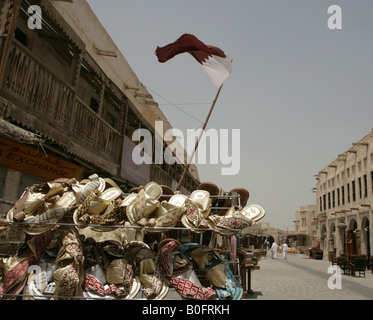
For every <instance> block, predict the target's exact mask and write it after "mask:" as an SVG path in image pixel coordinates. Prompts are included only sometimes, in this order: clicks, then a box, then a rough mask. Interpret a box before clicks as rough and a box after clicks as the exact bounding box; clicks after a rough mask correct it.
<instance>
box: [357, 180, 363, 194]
mask: <svg viewBox="0 0 373 320" xmlns="http://www.w3.org/2000/svg"><path fill="white" fill-rule="evenodd" d="M358 183H359V197H360V199H361V198H362V197H363V194H362V193H363V190H362V188H361V178H359V179H358Z"/></svg>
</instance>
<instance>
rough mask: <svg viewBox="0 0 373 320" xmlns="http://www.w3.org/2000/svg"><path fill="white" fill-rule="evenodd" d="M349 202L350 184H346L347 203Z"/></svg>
mask: <svg viewBox="0 0 373 320" xmlns="http://www.w3.org/2000/svg"><path fill="white" fill-rule="evenodd" d="M350 202H351V195H350V184H349V183H347V203H350Z"/></svg>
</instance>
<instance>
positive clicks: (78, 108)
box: [0, 40, 122, 175]
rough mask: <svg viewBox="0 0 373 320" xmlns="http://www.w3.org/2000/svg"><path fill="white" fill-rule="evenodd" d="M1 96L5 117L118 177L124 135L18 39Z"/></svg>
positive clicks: (8, 63)
mask: <svg viewBox="0 0 373 320" xmlns="http://www.w3.org/2000/svg"><path fill="white" fill-rule="evenodd" d="M0 96H2V97H4V98H5V99H6V100H8V101H9V102H10V104H9V105H7V108H6V112H5V116H6V117H7V118H9V119H10V120H11V121H13V122H17V123H18V124H21V125H22V126H23V127H25V128H27V129H29V130H31V131H34V132H37V133H39V134H42V135H43V136H44V137H45V138H46V139H48V140H50V141H53V142H54V143H56V144H59V145H60V146H62V147H64V148H65V149H66V150H67V151H68V152H71V153H73V154H75V155H77V156H78V157H79V158H82V159H84V160H86V161H88V162H90V163H93V164H95V165H97V166H98V167H100V168H102V169H103V170H106V171H108V172H110V173H111V174H114V175H116V174H117V173H118V168H119V165H120V156H121V144H122V135H121V133H120V132H118V131H117V130H116V129H114V128H113V127H111V126H110V125H109V124H108V123H107V122H106V121H105V120H104V119H102V118H101V117H100V116H99V115H98V114H97V113H96V112H94V111H93V110H92V109H91V108H90V107H89V106H87V105H86V104H84V103H83V102H82V101H81V100H80V99H79V98H78V97H77V96H76V93H75V91H74V88H73V87H72V86H71V85H70V84H69V83H66V82H65V81H63V80H62V79H61V78H60V77H59V76H58V75H57V74H55V73H54V72H53V70H50V69H49V68H47V67H46V66H45V65H44V64H43V62H42V61H40V60H38V59H37V58H36V57H34V56H33V55H32V53H31V52H30V51H29V50H28V49H27V48H25V47H23V46H22V45H21V44H20V43H18V42H17V40H13V42H12V44H11V47H10V51H9V58H8V60H7V64H6V66H5V77H4V81H3V83H2V85H1V88H0Z"/></svg>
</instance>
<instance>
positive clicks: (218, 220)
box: [209, 206, 252, 236]
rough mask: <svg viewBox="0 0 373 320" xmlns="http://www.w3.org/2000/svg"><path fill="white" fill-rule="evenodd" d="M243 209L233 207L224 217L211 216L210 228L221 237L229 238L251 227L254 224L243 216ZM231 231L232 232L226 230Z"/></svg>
mask: <svg viewBox="0 0 373 320" xmlns="http://www.w3.org/2000/svg"><path fill="white" fill-rule="evenodd" d="M241 210H242V207H240V206H232V207H231V208H230V209H229V210H228V212H227V213H226V214H225V215H224V216H219V215H217V214H216V215H211V216H209V227H210V228H211V229H214V230H213V231H214V232H217V233H219V234H221V235H225V236H229V235H233V234H236V233H238V232H239V231H240V230H243V229H244V228H246V227H248V226H251V225H252V222H251V221H249V220H247V219H245V217H244V216H243V215H242V214H241ZM224 229H230V230H224Z"/></svg>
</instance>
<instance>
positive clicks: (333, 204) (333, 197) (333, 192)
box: [332, 190, 335, 208]
mask: <svg viewBox="0 0 373 320" xmlns="http://www.w3.org/2000/svg"><path fill="white" fill-rule="evenodd" d="M332 206H333V208H335V190H333V191H332Z"/></svg>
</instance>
